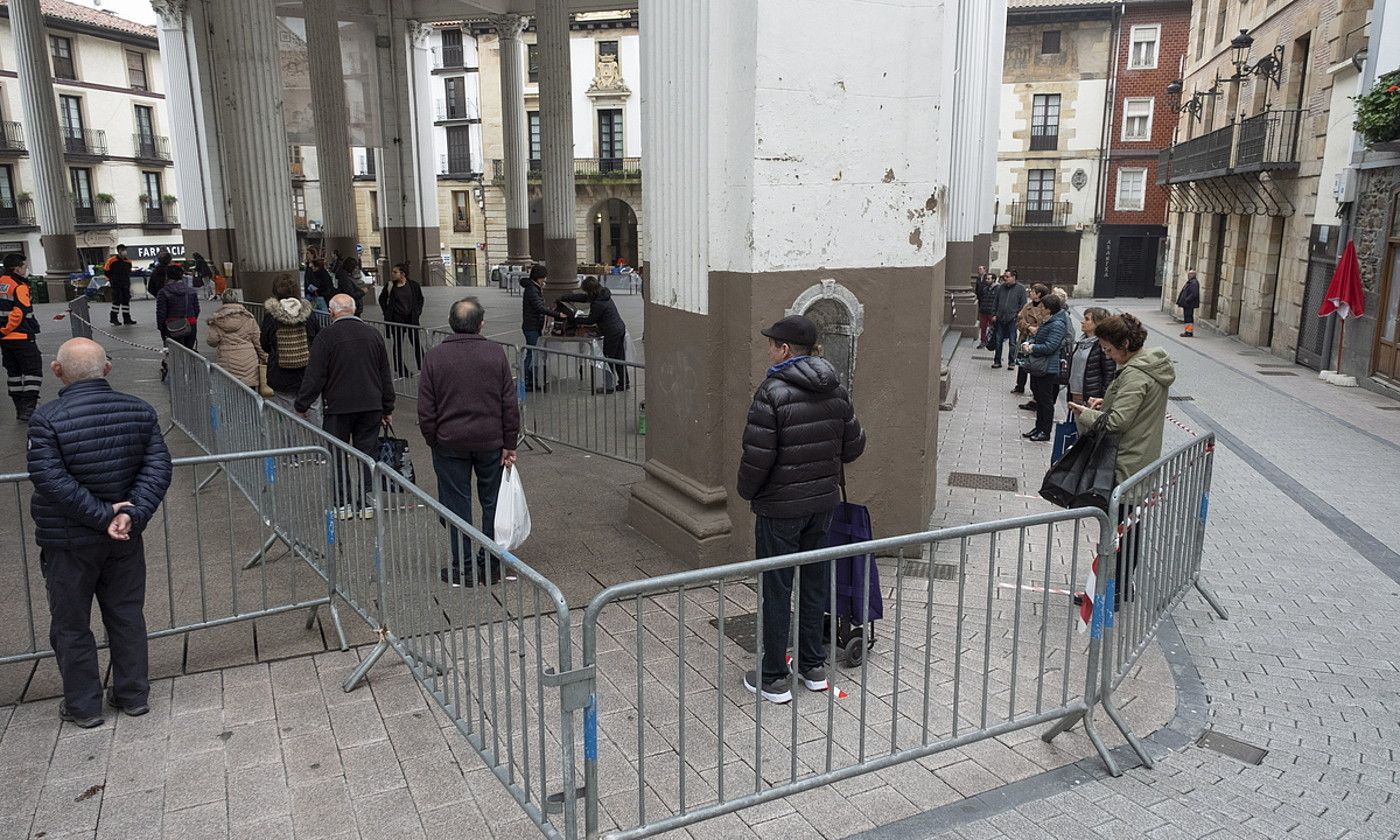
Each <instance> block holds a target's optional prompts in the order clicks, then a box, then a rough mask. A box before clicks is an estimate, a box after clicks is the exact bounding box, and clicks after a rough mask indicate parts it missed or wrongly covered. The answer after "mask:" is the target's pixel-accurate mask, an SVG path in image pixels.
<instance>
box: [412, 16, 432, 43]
mask: <svg viewBox="0 0 1400 840" xmlns="http://www.w3.org/2000/svg"><path fill="white" fill-rule="evenodd" d="M432 32H433V27H432V24H428V23H424V22H423V21H421V20H410V21H408V41H409V45H410V46H412V47H413V48H414V49H417V50H426V49H427V48H428V36H429V35H431V34H432Z"/></svg>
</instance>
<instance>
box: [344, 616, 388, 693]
mask: <svg viewBox="0 0 1400 840" xmlns="http://www.w3.org/2000/svg"><path fill="white" fill-rule="evenodd" d="M379 634H380V635H379V644H377V645H375V646H374V650H372V651H370V652H369V656H366V657H365V661H364V662H361V663H360V666H359V667H358V668H356V669H355V670H353V671H351V672H350V676H348V677H346V678H345V682H343V683H341V684H340V688H341V690H343V691H344V692H345V693H346V694H349V693H350V692H352V691H354V690H355V689H357V688H359V687H360V683H362V682H364V681H365V677H367V676H369V669H370V668H373V667H374V663H376V662H378V661H379V657H381V656H383V655H384V652H385V651H386V650H388V649H389V639H388V637H387V636H386V635H385V631H384V630H380V631H379Z"/></svg>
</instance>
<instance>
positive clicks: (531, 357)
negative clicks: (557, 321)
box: [520, 264, 554, 391]
mask: <svg viewBox="0 0 1400 840" xmlns="http://www.w3.org/2000/svg"><path fill="white" fill-rule="evenodd" d="M548 277H549V271H548V270H547V269H546V268H545V267H544V266H542V265H538V264H536V265H533V266H531V267H530V275H529V276H528V277H523V278H521V280H520V331H521V332H523V333H525V347H526V350H525V390H527V391H533V390H535V388H536V384H535V378H536V373H535V353H534V351H533V350H530V349H529V348H531V347H534V346H535V345H537V344H539V343H540V336H541V335H543V334H544V319H545V318H548V317H550V316H552V315H553V314H554V310H553V309H551V308H550V307H549V305H548V304H546V303H545V302H544V291H543V290H542V287H543V286H544V281H545V280H546V279H547V278H548ZM539 378H540V379H541V380H543V379H544V371H540V373H539ZM538 387H539V389H540V390H541V391H543V390H544V389H545V383H544V382H543V381H541V382H540V383H539V385H538Z"/></svg>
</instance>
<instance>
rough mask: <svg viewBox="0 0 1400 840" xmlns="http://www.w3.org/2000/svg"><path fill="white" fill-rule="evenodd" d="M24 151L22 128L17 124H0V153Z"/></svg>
mask: <svg viewBox="0 0 1400 840" xmlns="http://www.w3.org/2000/svg"><path fill="white" fill-rule="evenodd" d="M24 150H25V146H24V128H23V127H22V126H21V125H20V124H19V123H17V122H0V152H22V151H24Z"/></svg>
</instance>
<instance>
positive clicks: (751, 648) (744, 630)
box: [710, 613, 758, 654]
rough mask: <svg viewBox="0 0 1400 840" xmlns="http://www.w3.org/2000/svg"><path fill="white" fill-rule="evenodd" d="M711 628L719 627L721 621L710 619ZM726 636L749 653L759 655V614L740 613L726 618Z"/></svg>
mask: <svg viewBox="0 0 1400 840" xmlns="http://www.w3.org/2000/svg"><path fill="white" fill-rule="evenodd" d="M710 626H711V627H714V628H718V627H719V619H718V618H712V619H710ZM724 635H725V636H727V637H728V638H729V641H731V642H733V643H734V644H736V645H738V646H739V647H741V648H743V649H744V650H746V651H748V652H749V653H753V654H757V653H758V614H757V613H739V614H738V615H731V616H725V618H724Z"/></svg>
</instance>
